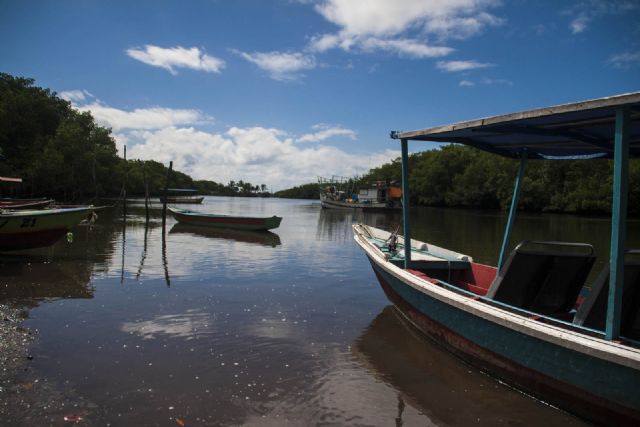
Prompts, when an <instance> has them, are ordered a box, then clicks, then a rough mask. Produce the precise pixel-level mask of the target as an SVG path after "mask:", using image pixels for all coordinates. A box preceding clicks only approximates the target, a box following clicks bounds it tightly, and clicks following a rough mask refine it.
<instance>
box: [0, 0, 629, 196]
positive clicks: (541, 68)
mask: <svg viewBox="0 0 640 427" xmlns="http://www.w3.org/2000/svg"><path fill="white" fill-rule="evenodd" d="M0 38H1V39H2V40H3V43H0V71H2V72H6V73H9V74H12V75H16V76H24V77H31V78H34V79H35V81H36V84H37V85H39V86H43V87H48V88H50V89H52V90H54V91H56V92H57V93H58V94H59V95H60V96H62V97H64V98H66V99H68V100H70V101H71V102H72V103H73V105H74V106H75V107H76V108H78V109H81V110H89V111H91V112H92V114H93V115H94V117H95V118H96V119H97V120H98V122H99V123H101V124H103V125H105V126H108V127H111V128H112V130H113V134H114V137H115V138H116V141H117V144H118V148H119V150H120V151H122V147H123V146H124V145H125V144H126V145H127V154H128V158H140V159H154V160H157V161H160V162H164V163H165V164H168V162H169V160H173V161H174V165H175V166H174V167H175V168H176V169H178V170H181V171H183V172H186V173H189V174H191V175H192V176H194V177H195V178H199V179H211V180H214V181H217V182H223V183H226V182H228V181H229V180H235V181H238V180H240V179H242V180H245V181H249V182H251V183H253V184H263V183H264V184H266V185H268V186H269V187H270V188H272V189H274V190H277V189H282V188H286V187H289V186H293V185H297V184H302V183H307V182H314V181H315V179H316V176H318V175H320V176H330V175H341V176H351V175H355V174H362V173H363V172H366V171H367V170H368V169H369V168H370V167H375V166H378V165H380V164H382V163H385V162H388V161H390V160H391V159H393V158H394V157H397V156H398V155H399V147H398V143H397V141H392V140H390V139H389V131H391V130H413V129H419V128H425V127H430V126H435V125H441V124H447V123H451V122H457V121H462V120H467V119H474V118H479V117H485V116H491V115H496V114H503V113H509V112H513V111H520V110H526V109H531V108H536V107H543V106H548V105H554V104H562V103H567V102H574V101H580V100H585V99H592V98H598V97H602V96H609V95H614V94H620V93H626V92H633V91H638V90H640V1H638V0H622V1H613V0H609V1H602V0H588V1H573V0H564V1H563V0H557V1H542V0H540V1H536V0H513V1H498V0H448V1H443V0H441V1H436V0H393V1H390V0H362V1H359V0H317V1H312V0H298V1H296V0H252V1H249V0H234V1H222V0H220V1H216V0H209V1H204V0H203V1H106V0H105V1H91V0H65V1H61V0H60V1H53V0H50V1H45V0H41V1H31V0H19V1H18V0H15V1H9V0H0ZM431 147H433V146H432V145H428V144H420V143H414V144H413V145H412V149H413V150H422V149H428V148H431Z"/></svg>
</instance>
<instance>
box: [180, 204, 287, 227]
mask: <svg viewBox="0 0 640 427" xmlns="http://www.w3.org/2000/svg"><path fill="white" fill-rule="evenodd" d="M168 209H169V211H171V214H172V215H173V217H174V218H175V219H176V221H178V222H180V223H184V224H192V225H200V226H205V227H219V228H233V229H237V230H271V229H272V228H277V227H278V226H279V225H280V221H282V218H281V217H279V216H275V215H274V216H271V217H249V216H233V215H216V214H205V213H202V212H195V211H190V210H188V209H180V208H176V207H169V208H168Z"/></svg>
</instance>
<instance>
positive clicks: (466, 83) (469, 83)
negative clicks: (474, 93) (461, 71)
mask: <svg viewBox="0 0 640 427" xmlns="http://www.w3.org/2000/svg"><path fill="white" fill-rule="evenodd" d="M475 85H476V84H475V83H474V82H472V81H471V80H461V81H460V83H458V86H463V87H464V86H467V87H470V86H475Z"/></svg>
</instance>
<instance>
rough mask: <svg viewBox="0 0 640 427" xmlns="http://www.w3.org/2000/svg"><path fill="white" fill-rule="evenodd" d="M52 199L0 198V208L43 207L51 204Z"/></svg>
mask: <svg viewBox="0 0 640 427" xmlns="http://www.w3.org/2000/svg"><path fill="white" fill-rule="evenodd" d="M52 203H53V200H52V199H45V198H42V199H12V198H0V209H41V208H46V207H47V206H50V205H51V204H52Z"/></svg>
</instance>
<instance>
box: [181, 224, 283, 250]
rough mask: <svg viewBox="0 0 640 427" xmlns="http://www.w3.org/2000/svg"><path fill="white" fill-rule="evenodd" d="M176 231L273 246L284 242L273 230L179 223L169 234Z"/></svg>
mask: <svg viewBox="0 0 640 427" xmlns="http://www.w3.org/2000/svg"><path fill="white" fill-rule="evenodd" d="M175 233H185V234H191V235H193V236H199V237H205V238H212V239H227V240H234V241H236V242H243V243H250V244H257V245H262V246H271V247H272V248H275V247H276V246H280V245H281V244H282V243H281V242H280V236H278V235H277V234H276V233H273V232H271V231H250V230H231V229H225V228H212V227H200V226H197V225H190V224H180V223H177V224H175V225H174V226H173V227H171V230H169V234H175Z"/></svg>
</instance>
